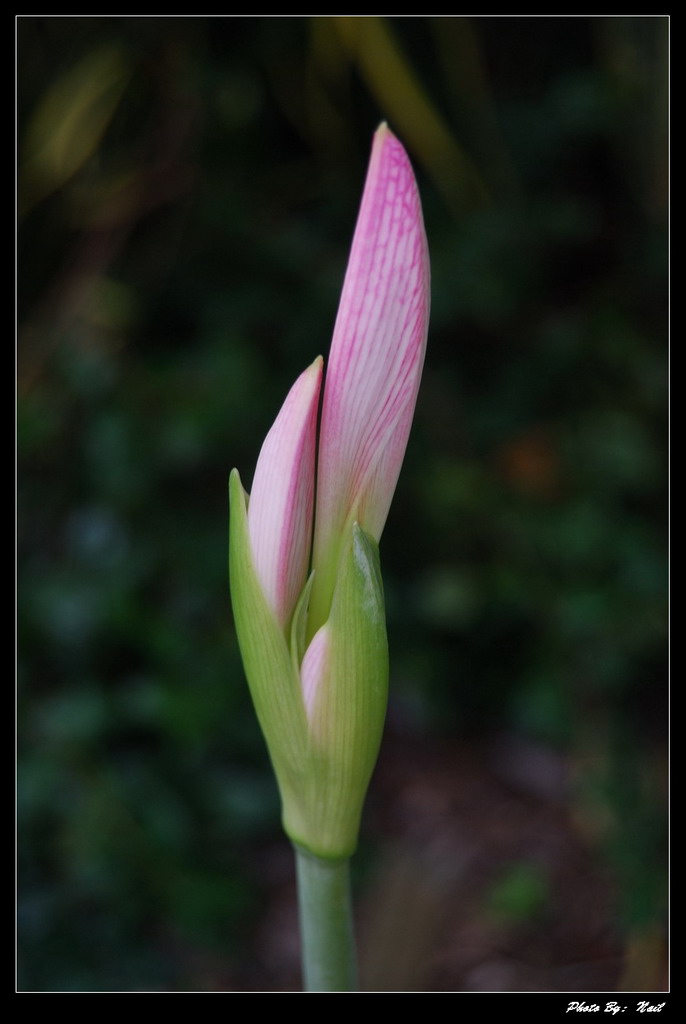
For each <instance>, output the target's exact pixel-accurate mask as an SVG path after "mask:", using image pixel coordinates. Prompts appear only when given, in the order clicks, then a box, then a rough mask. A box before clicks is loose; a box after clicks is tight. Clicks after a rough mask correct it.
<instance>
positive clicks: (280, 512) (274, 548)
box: [248, 356, 323, 628]
mask: <svg viewBox="0 0 686 1024" xmlns="http://www.w3.org/2000/svg"><path fill="white" fill-rule="evenodd" d="M322 365H323V360H322V358H321V356H319V357H318V358H317V359H316V360H315V361H314V363H312V365H311V366H310V367H308V369H307V370H305V372H304V373H302V374H301V375H300V376H299V377H298V379H297V380H296V382H295V384H294V385H293V387H292V388H291V390H290V391H289V393H288V396H287V398H286V401H285V402H284V404H283V406H282V408H281V411H280V413H279V415H278V416H277V418H276V421H275V422H274V425H273V426H272V428H271V430H270V431H269V433H268V434H267V436H266V438H265V440H264V444H263V445H262V450H261V451H260V454H259V458H258V460H257V466H256V468H255V477H254V479H253V485H252V491H251V493H250V501H249V504H248V530H249V533H250V543H251V547H252V554H253V561H254V564H255V570H256V572H257V576H258V578H259V580H260V583H261V584H262V589H263V591H264V594H265V597H266V598H267V601H268V602H269V604H270V606H271V608H272V610H273V611H274V613H275V615H276V617H277V619H278V620H279V622H280V623H281V624H282V625H283V626H284V628H286V627H287V626H288V623H289V622H290V619H291V616H292V614H293V610H294V608H295V605H296V602H297V600H298V597H299V595H300V593H301V591H302V589H303V587H304V585H305V581H306V579H307V572H308V565H309V558H310V544H311V540H312V517H313V506H314V467H315V443H316V435H317V409H318V404H319V389H320V385H321V377H322Z"/></svg>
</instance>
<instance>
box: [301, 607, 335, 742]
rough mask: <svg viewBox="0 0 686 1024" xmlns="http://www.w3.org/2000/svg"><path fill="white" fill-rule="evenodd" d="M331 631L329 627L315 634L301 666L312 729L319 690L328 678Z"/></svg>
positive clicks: (323, 627) (303, 692)
mask: <svg viewBox="0 0 686 1024" xmlns="http://www.w3.org/2000/svg"><path fill="white" fill-rule="evenodd" d="M329 634H330V630H329V627H328V626H327V625H324V626H322V627H321V629H320V630H319V631H318V632H317V633H315V635H314V636H313V637H312V640H311V641H310V645H309V647H308V648H307V650H306V651H305V656H304V658H303V660H302V665H301V666H300V681H301V685H302V695H303V703H304V704H305V712H306V714H307V718H308V721H309V723H310V727H311V726H312V723H313V721H314V712H315V706H316V702H317V695H318V693H319V688H320V686H321V684H322V682H324V681H325V680H326V678H327V675H328V671H327V670H328V664H329V650H330V646H331V641H330V635H329Z"/></svg>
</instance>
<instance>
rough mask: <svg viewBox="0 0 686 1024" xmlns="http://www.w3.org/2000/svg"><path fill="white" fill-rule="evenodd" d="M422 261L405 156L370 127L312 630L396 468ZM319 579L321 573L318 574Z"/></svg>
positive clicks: (415, 382) (423, 313) (333, 397)
mask: <svg viewBox="0 0 686 1024" xmlns="http://www.w3.org/2000/svg"><path fill="white" fill-rule="evenodd" d="M428 319H429V258H428V250H427V244H426V236H425V233H424V223H423V219H422V211H421V204H420V200H419V194H418V191H417V185H416V182H415V179H414V174H413V173H412V167H411V166H410V161H409V159H408V157H407V154H406V153H405V150H404V149H403V147H402V146H401V144H400V143H399V142H398V140H397V139H396V138H395V136H394V135H393V134H392V133H391V131H390V130H389V129H388V127H387V126H386V125H385V124H382V125H381V127H380V128H379V129H378V131H377V132H376V135H375V137H374V144H373V147H372V154H371V160H370V164H369V171H368V174H367V181H366V184H365V189H364V194H363V196H362V203H361V206H360V212H359V216H358V220H357V227H356V229H355V235H354V238H353V243H352V248H351V252H350V259H349V262H348V269H347V272H346V276H345V282H344V285H343V292H342V295H341V302H340V306H339V310H338V316H337V319H336V326H335V329H334V335H333V341H332V344H331V355H330V357H329V365H328V368H327V374H326V383H325V388H324V400H323V406H322V422H321V432H320V443H319V461H318V467H317V472H318V483H317V514H316V520H315V536H314V560H313V564H314V568H315V581H314V592H313V597H312V604H311V608H313V610H314V620H313V622H312V628H313V629H316V628H317V626H318V625H319V624H321V622H322V621H324V620H325V618H326V615H327V614H328V605H329V603H330V599H331V591H332V589H333V581H334V579H335V574H336V568H337V564H338V560H339V557H340V553H341V547H342V544H343V543H345V537H346V535H347V533H348V532H349V527H350V526H351V524H352V522H353V520H355V519H356V520H357V521H358V522H359V523H360V525H361V526H362V528H363V529H365V530H366V531H367V532H368V533H371V534H372V535H373V536H374V537H375V538H376V539H377V540H378V539H379V537H380V536H381V532H382V530H383V528H384V525H385V522H386V517H387V515H388V509H389V506H390V503H391V499H392V497H393V492H394V490H395V486H396V483H397V480H398V475H399V473H400V467H401V464H402V461H403V457H404V454H405V448H406V446H407V440H408V436H409V432H410V426H411V424H412V416H413V413H414V407H415V403H416V400H417V392H418V389H419V381H420V378H421V372H422V366H423V363H424V352H425V349H426V335H427V329H428ZM318 577H319V578H318Z"/></svg>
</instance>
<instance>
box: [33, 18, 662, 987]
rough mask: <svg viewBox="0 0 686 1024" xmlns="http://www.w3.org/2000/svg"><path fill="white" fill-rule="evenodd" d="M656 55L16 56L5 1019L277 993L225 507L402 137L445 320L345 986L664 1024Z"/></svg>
mask: <svg viewBox="0 0 686 1024" xmlns="http://www.w3.org/2000/svg"><path fill="white" fill-rule="evenodd" d="M668 27H669V26H668V21H667V19H665V18H661V17H654V18H652V17H641V18H631V17H620V18H606V17H599V18H587V17H559V18H500V17H494V18H483V19H481V18H460V17H456V18H448V19H446V18H404V19H386V18H381V17H369V18H357V17H340V18H339V17H332V18H308V17H302V18H295V17H294V18H232V17H227V18H205V17H202V18H172V17H162V18H131V17H121V18H111V17H85V18H81V17H74V18H62V17H20V18H19V19H18V22H17V32H18V36H17V38H18V114H19V241H18V258H19V286H18V306H19V341H18V396H19V402H18V451H19V491H18V502H19V506H18V507H19V512H18V523H19V525H18V545H19V614H18V637H19V670H18V679H19V789H18V822H19V860H18V878H19V886H18V891H19V982H18V984H19V987H20V988H21V989H24V990H30V991H37V990H59V991H74V990H88V991H91V990H94V991H103V990H113V991H129V990H141V989H143V990H154V991H167V990H171V991H183V990H190V991H200V990H228V991H238V990H245V991H274V990H292V989H297V988H298V986H299V984H300V981H299V969H298V943H297V921H296V915H295V892H294V883H293V865H292V860H291V853H290V850H289V847H288V844H287V842H286V840H285V839H284V838H283V837H282V835H281V833H280V826H279V820H278V816H279V809H278V796H277V792H276V789H275V785H274V782H273V780H272V776H271V771H270V768H269V765H268V761H267V757H266V753H265V748H264V745H263V741H262V739H261V736H260V734H259V730H258V727H257V725H256V722H255V719H254V715H253V711H252V708H251V705H250V700H249V696H248V692H247V687H246V685H245V682H244V677H243V672H242V668H241V663H240V658H239V654H238V650H237V645H236V639H235V635H234V631H233V626H232V620H231V611H230V605H229V598H228V585H227V571H226V547H227V478H228V474H229V471H230V470H231V468H232V467H233V466H238V467H239V468H240V470H241V473H242V476H243V479H244V480H245V481H246V484H247V485H249V482H250V479H251V474H252V471H253V468H254V465H255V460H256V458H257V454H258V451H259V447H260V444H261V441H262V439H263V437H264V435H265V433H266V431H267V429H268V427H269V426H270V424H271V422H272V420H273V418H274V416H275V415H276V412H277V410H278V408H279V406H280V404H281V401H282V399H283V397H284V395H285V393H286V391H287V389H288V387H289V386H290V384H291V383H292V381H293V380H294V379H295V377H296V376H297V374H298V373H299V372H300V371H301V369H302V368H303V367H304V366H306V365H308V364H309V363H310V362H311V360H312V359H313V358H314V356H316V355H317V354H318V353H323V354H326V351H327V348H328V344H329V338H330V335H331V330H332V325H333V320H334V317H335V312H336V307H337V301H338V294H339V289H340V286H341V281H342V276H343V272H344V268H345V262H346V257H347V249H348V245H349V242H350V238H351V236H352V230H353V226H354V221H355V216H356V211H357V204H358V202H359V197H360V193H361V188H362V183H363V178H364V173H365V167H366V161H367V156H368V152H369V147H370V143H371V136H372V133H373V131H374V129H375V127H376V125H377V124H378V122H379V121H380V120H382V119H386V120H388V122H389V123H390V125H391V127H392V128H393V129H394V131H395V132H396V133H397V134H398V135H399V137H400V138H401V139H402V140H403V141H404V143H405V145H406V147H407V149H408V151H409V153H410V155H411V158H412V160H413V163H414V165H415V167H416V171H417V177H418V181H419V185H420V190H421V193H422V197H423V202H424V209H425V220H426V227H427V234H428V238H429V244H430V249H431V254H432V270H433V311H432V324H431V330H430V337H429V347H428V355H427V363H426V371H425V376H424V380H423V384H422V390H421V394H420V398H419V405H418V409H417V416H416V420H415V425H414V428H413V434H412V438H411V442H410V447H409V451H408V455H407V461H406V464H405V467H404V469H403V473H402V476H401V480H400V484H399V488H398V492H397V495H396V499H395V502H394V505H393V508H392V510H391V515H390V518H389V522H388V525H387V528H386V532H385V534H384V538H383V542H382V560H383V566H384V580H385V586H386V595H387V604H388V625H389V638H390V647H391V663H392V670H391V700H390V707H389V716H388V726H387V732H386V737H385V740H384V745H383V749H382V753H381V757H380V760H379V765H378V770H377V773H376V775H375V777H374V780H373V782H372V786H371V789H370V794H369V799H368V802H367V808H366V812H365V817H364V821H363V830H362V837H361V844H360V850H359V852H358V854H357V856H356V858H355V867H354V871H355V875H354V882H355V894H356V915H357V919H358V923H359V932H360V947H361V958H362V973H363V979H364V984H365V986H366V987H367V988H368V989H372V990H381V991H395V990H416V991H432V990H447V991H460V990H491V991H497V990H502V991H513V990H534V991H540V990H559V991H570V990H578V991H583V990H589V991H591V990H594V989H595V990H600V989H603V990H617V989H618V990H620V991H629V990H647V991H650V990H659V989H661V988H664V987H665V985H666V984H667V975H666V953H665V906H666V878H667V871H666V852H665V845H666V844H665V816H666V812H665V806H666V716H667V675H666V654H665V650H666V599H665V592H666V556H665V549H666V542H665V534H666V527H665V524H666V514H665V493H666V362H667V359H666V353H667V341H666V329H667V286H666V279H667V247H666V215H667V49H668Z"/></svg>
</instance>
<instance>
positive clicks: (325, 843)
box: [284, 523, 388, 857]
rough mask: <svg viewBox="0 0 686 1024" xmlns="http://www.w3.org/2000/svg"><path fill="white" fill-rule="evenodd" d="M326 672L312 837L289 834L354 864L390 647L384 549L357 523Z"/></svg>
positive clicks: (337, 596)
mask: <svg viewBox="0 0 686 1024" xmlns="http://www.w3.org/2000/svg"><path fill="white" fill-rule="evenodd" d="M323 629H324V630H325V631H326V634H327V651H326V659H325V661H326V664H325V671H324V672H323V673H322V678H321V680H320V683H319V686H318V689H317V692H316V697H315V700H314V704H313V707H312V709H311V711H310V721H309V755H310V768H309V771H308V791H309V794H308V802H307V803H308V811H309V813H308V819H309V820H310V821H311V822H313V823H314V824H315V826H316V827H315V828H314V829H312V830H311V832H310V833H309V834H303V833H302V832H298V831H295V830H291V828H290V827H289V826H290V823H289V821H288V818H287V817H286V818H285V819H284V820H285V825H286V831H287V832H288V833H289V835H290V837H291V839H293V840H294V841H295V842H296V843H297V844H298V845H299V846H302V847H304V848H305V849H308V850H310V851H311V852H312V853H315V854H317V855H318V856H320V857H349V856H350V855H351V854H352V853H353V852H354V850H355V847H356V846H357V836H358V832H359V825H360V816H361V814H362V807H363V804H364V798H365V795H366V792H367V787H368V785H369V780H370V778H371V774H372V771H373V769H374V765H375V763H376V759H377V755H378V752H379V746H380V743H381V735H382V732H383V725H384V719H385V716H386V706H387V702H388V641H387V638H386V618H385V610H384V597H383V584H382V580H381V568H380V563H379V549H378V546H377V544H376V542H375V541H374V539H373V538H372V537H371V536H369V535H368V534H367V533H365V532H364V530H362V529H361V528H360V527H359V526H358V525H357V523H355V525H354V526H353V531H352V539H351V542H350V543H349V547H348V550H347V552H346V554H345V556H344V557H343V559H342V562H341V564H340V567H339V571H338V577H337V580H336V588H335V591H334V597H333V602H332V605H331V613H330V615H329V618H328V620H327V622H326V624H325V626H324V627H323Z"/></svg>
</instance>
